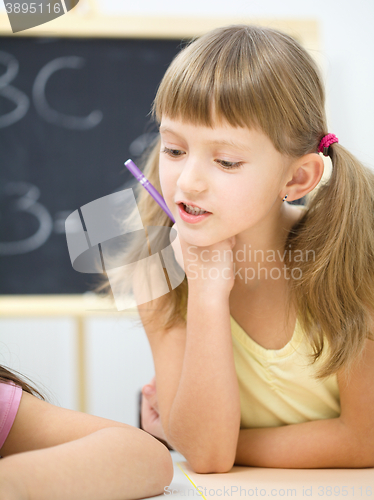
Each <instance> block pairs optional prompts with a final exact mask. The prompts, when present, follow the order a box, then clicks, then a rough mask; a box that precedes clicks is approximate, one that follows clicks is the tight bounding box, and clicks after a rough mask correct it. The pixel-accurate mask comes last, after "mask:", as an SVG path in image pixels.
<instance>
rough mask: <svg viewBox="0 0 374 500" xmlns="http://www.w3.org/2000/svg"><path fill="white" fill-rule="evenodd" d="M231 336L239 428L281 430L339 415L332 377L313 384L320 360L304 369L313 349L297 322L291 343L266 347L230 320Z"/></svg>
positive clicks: (334, 380) (322, 358)
mask: <svg viewBox="0 0 374 500" xmlns="http://www.w3.org/2000/svg"><path fill="white" fill-rule="evenodd" d="M231 333H232V343H233V351H234V360H235V367H236V373H237V376H238V382H239V390H240V408H241V423H240V426H241V428H242V429H247V428H255V427H279V426H281V425H287V424H297V423H301V422H308V421H311V420H320V419H323V418H336V417H338V416H339V415H340V397H339V387H338V382H337V377H336V375H333V376H331V377H327V378H325V379H324V380H319V381H317V380H316V379H315V378H313V375H314V373H315V371H316V368H318V367H319V366H320V363H322V362H323V360H324V359H325V354H323V355H322V356H321V359H319V360H318V361H317V362H316V363H315V364H314V365H312V366H308V363H310V358H309V357H307V356H306V354H307V353H309V354H310V353H312V349H311V347H310V346H309V344H308V343H307V341H306V339H305V336H304V334H303V331H302V330H301V327H300V325H299V322H298V320H296V326H295V331H294V333H293V336H292V339H291V340H290V342H289V343H288V344H287V345H285V346H284V347H283V348H282V349H278V350H272V349H265V348H264V347H262V346H260V345H259V344H257V342H255V341H254V340H253V339H251V338H250V337H249V336H248V335H247V334H246V333H245V331H244V330H243V329H242V328H241V327H240V326H239V325H238V323H236V321H235V320H234V318H233V317H232V316H231Z"/></svg>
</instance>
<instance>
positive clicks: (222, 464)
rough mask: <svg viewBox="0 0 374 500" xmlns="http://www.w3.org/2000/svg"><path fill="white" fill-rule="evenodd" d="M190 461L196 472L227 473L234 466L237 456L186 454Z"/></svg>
mask: <svg viewBox="0 0 374 500" xmlns="http://www.w3.org/2000/svg"><path fill="white" fill-rule="evenodd" d="M186 459H187V461H188V463H189V464H190V466H191V468H192V470H193V471H194V472H196V474H225V473H226V472H230V471H231V469H232V468H233V466H234V462H235V458H232V459H231V458H230V457H228V456H227V455H226V456H225V457H219V456H217V455H216V456H215V457H214V458H213V457H212V456H210V457H207V456H205V457H204V456H200V457H198V456H196V455H195V456H193V457H188V456H186Z"/></svg>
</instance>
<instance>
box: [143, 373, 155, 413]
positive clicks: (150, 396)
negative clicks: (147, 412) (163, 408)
mask: <svg viewBox="0 0 374 500" xmlns="http://www.w3.org/2000/svg"><path fill="white" fill-rule="evenodd" d="M153 381H154V378H153V379H152V381H151V383H150V384H146V385H145V386H143V388H142V394H143V396H144V397H145V398H146V399H147V401H148V403H149V405H150V406H152V408H154V409H155V410H156V411H157V412H158V402H157V393H156V385H155V384H154V383H153V384H152V382H153Z"/></svg>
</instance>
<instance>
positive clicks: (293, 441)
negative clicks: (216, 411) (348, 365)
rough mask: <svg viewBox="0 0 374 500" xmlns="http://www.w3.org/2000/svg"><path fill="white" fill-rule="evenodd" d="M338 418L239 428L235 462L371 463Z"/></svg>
mask: <svg viewBox="0 0 374 500" xmlns="http://www.w3.org/2000/svg"><path fill="white" fill-rule="evenodd" d="M361 448H362V447H361V444H360V441H359V440H358V439H357V438H356V437H355V436H354V433H353V432H352V431H351V430H350V428H349V427H348V426H346V425H344V424H343V422H342V421H341V419H339V418H334V419H324V420H315V421H312V422H304V423H300V424H292V425H285V426H282V427H269V428H261V429H241V430H240V433H239V439H238V446H237V451H236V458H235V464H236V465H247V466H255V467H278V468H285V469H322V468H323V469H325V468H326V469H328V468H355V467H357V468H361V467H362V468H364V467H372V466H373V465H372V464H371V463H370V462H368V458H367V457H365V453H363V450H362V449H361Z"/></svg>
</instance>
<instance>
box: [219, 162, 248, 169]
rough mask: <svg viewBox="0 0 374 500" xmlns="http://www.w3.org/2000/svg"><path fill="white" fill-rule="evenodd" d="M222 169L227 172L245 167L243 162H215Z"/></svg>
mask: <svg viewBox="0 0 374 500" xmlns="http://www.w3.org/2000/svg"><path fill="white" fill-rule="evenodd" d="M215 161H216V162H217V163H218V164H219V165H221V167H223V168H225V169H226V170H232V169H234V168H240V167H241V166H242V165H243V162H242V161H236V162H235V161H226V160H215Z"/></svg>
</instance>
